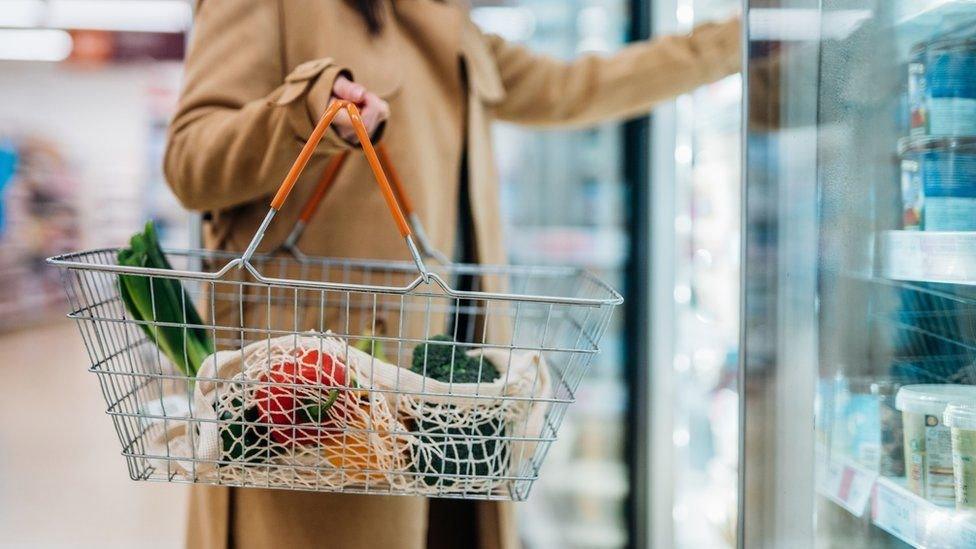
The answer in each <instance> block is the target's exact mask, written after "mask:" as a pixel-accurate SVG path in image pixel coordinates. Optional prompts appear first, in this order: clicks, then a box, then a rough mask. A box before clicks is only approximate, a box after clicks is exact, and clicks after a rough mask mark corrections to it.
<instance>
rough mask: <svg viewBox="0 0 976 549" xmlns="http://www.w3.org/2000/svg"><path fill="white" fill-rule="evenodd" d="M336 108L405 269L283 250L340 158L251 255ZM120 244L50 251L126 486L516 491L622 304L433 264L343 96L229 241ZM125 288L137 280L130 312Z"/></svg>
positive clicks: (572, 276)
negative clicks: (349, 126) (274, 242)
mask: <svg viewBox="0 0 976 549" xmlns="http://www.w3.org/2000/svg"><path fill="white" fill-rule="evenodd" d="M341 109H345V110H346V111H347V112H348V114H349V116H350V118H351V119H352V120H353V125H354V127H355V129H356V132H357V135H358V137H359V139H360V142H361V143H362V148H363V151H364V153H365V155H366V158H367V160H368V162H369V165H370V168H371V170H372V172H373V174H374V176H375V178H376V180H377V182H378V184H379V187H380V189H381V190H382V192H383V194H384V197H385V199H386V203H387V206H388V207H389V209H390V211H391V212H392V214H393V217H394V219H395V220H396V223H397V227H398V229H399V231H400V233H401V235H402V236H403V239H404V241H405V242H406V245H407V247H408V249H409V250H410V253H411V257H412V258H413V261H412V262H411V261H367V260H351V259H337V258H320V257H312V256H307V255H305V254H303V253H302V252H301V251H300V250H299V249H298V248H297V246H296V243H297V242H298V239H299V236H300V235H301V232H302V230H303V228H304V226H305V223H306V222H307V220H308V219H309V218H310V217H311V214H312V213H313V212H314V211H315V208H316V207H317V205H318V203H319V201H321V199H322V197H323V196H324V195H325V193H326V192H327V191H328V188H329V185H330V183H331V180H332V178H333V177H334V176H335V174H336V172H338V171H339V169H341V166H342V163H343V161H344V160H345V155H340V156H337V157H335V158H333V160H332V161H330V163H329V165H328V166H327V168H326V170H325V173H324V175H323V177H322V179H321V180H320V182H319V186H318V188H317V189H316V191H315V193H313V195H312V198H311V199H310V200H309V202H308V204H307V205H306V206H305V208H304V209H303V210H302V213H301V216H300V219H299V221H298V223H297V224H296V226H295V228H294V230H293V231H292V232H291V234H290V236H289V237H288V239H287V240H286V241H285V242H284V244H283V245H282V246H281V247H280V248H279V249H278V250H275V251H273V252H267V253H258V252H257V251H256V250H257V247H258V244H259V243H260V242H261V240H262V238H263V235H264V232H265V230H266V229H267V228H268V226H269V224H270V223H271V221H272V219H273V218H274V216H275V214H276V212H277V211H278V210H279V209H280V208H281V206H282V204H283V203H284V201H285V199H286V198H287V196H288V194H289V192H290V191H291V189H292V187H293V186H294V184H295V182H296V181H297V180H298V177H299V175H300V174H301V172H302V170H303V169H304V168H305V165H306V164H307V163H308V161H309V159H310V157H311V155H312V152H313V150H314V148H315V146H316V145H317V144H318V142H319V141H320V140H321V138H322V136H323V134H324V132H325V131H326V129H327V128H328V126H329V125H330V124H331V121H332V119H333V118H334V117H335V116H336V114H337V113H338V112H340V110H341ZM387 174H389V175H390V178H389V179H387ZM391 181H392V185H391ZM119 254H120V249H98V250H91V251H84V252H78V253H71V254H66V255H61V256H57V257H54V258H51V259H49V260H48V261H49V262H50V263H52V264H53V265H56V266H58V267H59V268H61V270H62V274H63V279H64V284H65V288H66V291H67V294H68V301H69V306H70V312H69V314H68V316H69V317H70V318H73V319H75V321H76V323H77V325H78V327H79V329H80V331H81V334H82V337H83V339H84V342H85V345H86V348H87V352H88V354H89V359H90V362H91V368H90V369H91V371H92V372H94V373H95V374H96V376H97V378H98V380H99V384H100V386H101V390H102V394H103V395H104V397H105V403H106V406H107V412H108V414H109V416H111V418H112V421H113V424H114V426H115V431H116V434H117V435H118V439H119V442H120V443H121V447H122V455H123V456H124V457H125V461H126V464H127V466H128V469H129V475H130V477H131V478H132V479H134V480H155V481H168V482H190V483H202V484H215V485H225V486H239V487H262V488H283V489H293V490H313V491H327V492H350V493H366V494H386V495H389V494H396V495H426V496H434V497H457V498H468V499H500V500H523V499H525V498H526V497H527V496H528V494H529V490H530V489H531V486H532V483H533V481H534V480H535V479H536V478H537V477H538V474H539V468H540V466H541V464H542V462H543V460H544V458H545V455H546V453H547V451H548V449H549V446H550V444H551V443H552V442H553V441H554V440H556V435H557V432H558V430H559V425H560V423H561V422H562V420H563V417H564V415H565V414H566V411H567V408H568V407H569V405H570V404H571V403H573V402H574V400H575V394H576V390H577V388H578V387H579V385H580V381H581V379H582V377H583V376H584V374H585V373H586V371H587V370H588V368H589V365H590V363H591V361H592V360H593V357H594V356H595V355H596V354H597V353H598V352H599V341H600V339H601V337H602V335H603V333H604V332H605V330H606V328H607V325H608V323H609V321H610V316H611V313H612V311H613V309H614V308H615V307H616V306H617V305H619V304H620V303H622V301H623V300H622V298H621V296H620V294H618V293H617V292H616V291H615V290H614V289H613V288H611V287H610V286H609V285H607V284H606V283H604V282H603V281H601V280H600V279H598V278H597V277H595V276H593V275H592V274H590V273H588V272H586V271H583V270H580V269H575V268H562V267H525V266H502V265H499V266H486V265H467V264H454V263H450V262H448V261H446V260H445V259H444V258H443V256H441V255H440V254H438V253H437V252H436V251H435V250H434V249H433V247H432V246H430V243H429V242H428V240H427V238H426V236H425V235H424V234H423V228H422V224H421V223H420V222H419V219H418V218H417V216H416V215H415V214H414V213H413V210H412V206H411V205H410V202H409V199H408V197H407V196H406V194H405V193H404V192H403V187H402V184H401V183H400V181H399V178H398V177H397V175H396V172H395V171H393V169H392V166H391V165H390V163H389V159H388V158H387V156H386V154H385V151H384V150H383V148H382V147H378V148H377V149H374V148H373V146H372V144H371V143H370V141H369V136H368V134H367V132H366V129H365V127H364V126H363V125H362V121H361V119H360V117H359V113H358V110H357V109H356V107H355V106H354V105H352V104H348V103H344V102H336V103H334V104H333V105H332V106H331V107H330V108H329V109H328V110H327V112H326V113H325V115H323V117H322V119H321V120H320V121H319V123H318V124H317V126H316V128H315V130H314V131H313V133H312V136H311V137H310V138H309V141H308V142H307V143H306V145H305V147H304V148H303V150H302V152H301V154H300V155H299V157H298V159H297V160H296V161H295V164H294V165H293V166H292V168H291V170H290V171H289V173H288V175H287V177H286V178H285V181H284V182H283V184H282V186H281V188H280V189H279V191H278V193H277V194H276V196H275V197H274V199H273V201H272V203H271V209H270V210H269V212H268V215H267V216H266V217H265V219H264V221H263V223H262V224H261V226H260V228H259V229H258V231H257V232H256V234H255V235H254V238H253V239H252V241H251V243H250V245H249V246H248V247H247V249H246V250H245V252H244V253H243V254H241V255H239V256H238V255H236V254H232V253H227V252H218V251H210V250H167V251H166V252H165V259H164V260H163V261H164V262H166V263H167V267H170V268H157V267H130V266H128V265H127V264H120V262H119ZM425 259H428V260H430V259H433V260H434V261H431V262H430V263H431V266H430V267H429V266H428V265H427V264H426V263H425V261H424V260H425ZM461 280H465V281H466V282H465V283H464V284H461V283H459V281H461ZM133 284H141V287H142V288H144V289H145V290H146V293H145V295H144V296H143V297H144V299H143V301H142V307H143V308H142V314H135V313H134V312H133V311H137V310H139V308H138V307H139V305H138V304H136V303H134V299H133V297H132V294H131V293H128V292H129V291H130V290H131V288H133ZM461 286H464V288H463V289H459V288H460V287H461ZM200 349H205V351H203V352H201V350H200ZM211 351H212V354H211Z"/></svg>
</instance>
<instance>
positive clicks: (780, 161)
mask: <svg viewBox="0 0 976 549" xmlns="http://www.w3.org/2000/svg"><path fill="white" fill-rule="evenodd" d="M759 4H761V7H760V6H758V5H759ZM743 13H744V14H746V16H745V17H744V26H745V32H744V36H743V40H744V42H743V51H745V52H748V54H747V55H746V56H745V57H746V59H745V68H744V75H745V77H744V78H743V117H744V123H743V135H742V139H743V147H742V154H743V160H742V169H743V174H742V181H743V185H744V187H743V201H742V208H743V210H742V220H743V223H742V229H741V230H742V235H741V237H742V248H741V249H742V258H741V265H742V279H741V290H740V291H741V299H740V304H741V307H742V309H741V316H740V318H741V319H742V328H741V332H740V333H741V340H740V364H739V387H740V395H741V396H740V409H739V420H740V421H739V425H740V432H739V437H740V439H739V452H740V459H739V464H740V465H739V475H740V477H739V521H738V532H737V535H738V545H739V547H794V548H803V547H813V546H814V544H815V538H814V531H815V530H814V509H815V497H816V496H815V490H814V480H815V479H814V477H815V469H816V465H815V448H814V430H813V427H814V395H815V392H816V379H817V371H818V367H817V354H818V342H817V337H818V336H817V258H818V250H819V247H818V220H819V216H818V211H817V169H818V168H817V132H818V127H817V112H818V100H817V96H818V93H817V89H816V88H817V86H816V82H817V77H818V75H819V47H818V45H819V41H820V28H821V27H820V23H821V17H820V5H819V2H818V1H817V0H773V1H772V2H770V1H769V0H766V1H764V2H757V1H755V0H746V3H745V5H744V10H743ZM811 19H814V20H811ZM811 88H812V89H811Z"/></svg>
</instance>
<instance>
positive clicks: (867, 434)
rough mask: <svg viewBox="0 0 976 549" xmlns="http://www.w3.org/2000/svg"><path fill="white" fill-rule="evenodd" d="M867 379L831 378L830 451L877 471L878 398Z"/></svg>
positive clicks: (879, 451)
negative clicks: (831, 423) (833, 389)
mask: <svg viewBox="0 0 976 549" xmlns="http://www.w3.org/2000/svg"><path fill="white" fill-rule="evenodd" d="M873 383H874V382H873V380H871V379H867V378H856V377H855V378H847V377H843V376H837V378H836V379H835V387H836V389H835V395H836V396H835V398H836V400H835V402H834V406H835V408H834V410H835V414H836V416H835V420H834V422H833V423H834V425H833V432H832V436H831V447H832V451H834V452H838V453H842V454H844V455H846V456H847V457H849V458H850V459H852V460H854V461H856V462H858V463H859V464H861V465H862V466H864V467H866V468H868V469H870V470H872V471H877V470H878V463H879V460H880V454H881V416H880V406H879V399H878V395H877V394H875V393H874V392H873V391H872V385H873Z"/></svg>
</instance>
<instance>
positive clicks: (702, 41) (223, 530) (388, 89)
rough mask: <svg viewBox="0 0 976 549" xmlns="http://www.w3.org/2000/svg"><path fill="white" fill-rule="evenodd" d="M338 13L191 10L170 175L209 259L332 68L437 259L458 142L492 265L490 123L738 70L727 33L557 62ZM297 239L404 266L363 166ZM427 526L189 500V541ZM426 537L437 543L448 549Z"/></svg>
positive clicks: (607, 108)
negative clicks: (367, 106) (352, 91)
mask: <svg viewBox="0 0 976 549" xmlns="http://www.w3.org/2000/svg"><path fill="white" fill-rule="evenodd" d="M351 4H352V2H346V1H343V0H206V1H203V2H201V4H200V7H199V9H198V13H197V17H196V25H195V28H194V32H193V40H192V44H191V47H190V53H189V58H188V60H187V66H186V85H185V89H184V90H183V94H182V97H181V99H180V104H179V109H178V112H177V114H176V117H175V118H174V120H173V123H172V127H171V130H170V136H169V143H168V147H167V151H166V159H165V170H166V175H167V179H168V181H169V183H170V185H171V186H172V188H173V191H174V192H175V193H176V195H177V196H178V197H179V199H180V200H181V201H182V202H183V204H184V205H185V206H186V207H187V208H190V209H193V210H199V211H204V212H207V213H208V216H207V218H208V219H210V221H209V222H208V223H206V245H207V246H208V247H212V248H217V249H224V250H236V251H239V250H241V249H243V248H244V247H245V246H246V244H247V242H248V241H249V239H250V237H251V235H252V234H253V232H254V230H255V228H256V227H257V225H258V224H259V222H260V220H261V218H262V217H263V216H264V214H265V212H266V211H267V206H268V202H269V201H270V195H271V194H272V193H273V192H274V191H275V190H276V188H277V187H278V185H279V184H280V183H281V180H282V178H283V177H284V174H285V173H286V172H287V171H288V168H289V166H290V165H291V163H292V161H293V160H294V159H295V157H296V156H297V155H298V152H299V150H300V148H301V146H302V143H303V141H304V139H305V138H306V137H307V136H308V135H309V133H310V132H311V129H312V127H313V125H314V122H315V118H316V116H315V115H316V114H317V113H312V112H310V108H309V104H308V102H307V101H306V99H307V98H308V97H309V96H310V95H313V94H314V95H315V96H317V97H324V96H327V95H328V94H329V93H330V90H331V87H332V82H333V81H334V79H335V78H336V76H337V74H339V73H340V72H341V71H348V72H349V73H351V74H352V76H353V79H354V80H356V81H358V82H360V83H362V84H364V85H365V86H366V87H367V88H368V89H369V90H371V91H374V92H376V93H377V94H378V95H380V96H381V97H383V98H384V99H386V100H387V101H388V102H389V103H390V107H391V117H390V119H389V121H388V123H387V125H386V128H385V130H384V132H383V135H382V141H383V142H384V143H385V145H386V147H387V149H388V150H389V153H390V157H391V159H392V161H393V163H394V164H395V165H396V166H397V168H398V170H399V172H400V175H401V177H402V179H403V181H404V183H405V185H406V189H407V192H408V193H409V194H410V195H411V198H412V199H413V202H414V206H415V208H416V210H417V212H418V214H419V215H420V217H421V219H422V220H423V222H424V224H425V225H426V228H427V232H428V233H429V234H430V236H431V238H432V240H433V241H434V243H435V245H436V246H437V247H438V248H439V249H441V250H444V251H448V252H449V251H450V250H452V249H453V248H454V240H455V236H456V235H455V232H456V228H457V216H458V207H457V206H458V187H459V174H460V173H461V166H460V162H461V158H462V150H461V148H462V147H464V146H466V147H467V159H468V166H467V169H468V174H469V178H468V180H469V185H470V196H471V200H472V214H473V222H474V228H475V242H476V248H477V257H478V260H479V261H481V262H486V263H500V262H504V260H505V250H504V246H503V242H502V240H501V238H500V235H501V234H502V227H501V221H500V215H499V214H500V203H499V192H498V184H497V176H496V172H495V168H494V165H493V159H492V148H491V134H490V126H491V123H492V121H493V120H496V119H497V120H505V121H511V122H517V123H523V124H530V125H533V126H549V127H557V126H560V127H566V126H575V127H579V126H585V125H588V124H593V123H596V122H599V121H605V120H609V119H623V118H626V117H629V116H634V115H639V114H643V113H646V112H648V111H649V110H650V108H651V107H652V106H653V105H654V104H655V103H658V102H660V101H662V100H665V99H668V98H670V97H673V96H675V95H677V94H680V93H682V92H685V91H688V90H691V89H693V88H695V87H696V86H699V85H701V84H704V83H707V82H710V81H713V80H716V79H718V78H721V77H723V76H725V75H728V74H731V73H733V72H735V71H737V70H738V69H739V66H740V45H739V25H738V23H737V22H730V23H726V24H720V25H703V26H700V27H698V28H697V29H696V30H695V31H694V32H693V33H692V34H690V35H687V36H680V37H667V38H662V39H659V40H655V41H652V42H645V43H638V44H634V45H632V46H629V47H627V48H624V49H623V50H621V51H620V52H618V53H616V54H614V55H612V56H597V55H587V56H583V57H581V58H579V59H577V60H576V61H574V62H570V63H567V62H562V61H557V60H554V59H551V58H549V57H545V56H541V55H536V54H533V53H532V52H530V51H529V50H527V49H526V48H524V47H522V46H519V45H515V44H510V43H508V42H506V41H505V40H503V39H501V38H499V37H497V36H493V35H486V34H483V33H482V32H480V31H479V30H478V28H477V27H475V26H474V25H473V24H472V23H471V21H470V20H469V18H468V15H467V13H466V10H465V9H464V8H463V7H461V6H459V5H457V4H455V3H454V2H453V1H446V2H439V1H436V0H394V1H392V2H389V3H387V4H386V5H385V6H384V10H385V14H384V18H383V20H384V22H385V25H384V27H383V30H382V32H381V33H380V34H378V35H375V36H374V35H370V34H369V33H368V32H367V30H366V27H365V24H364V23H363V21H362V19H361V17H360V16H359V15H358V14H357V13H356V12H355V11H354V10H353V9H352V7H351ZM348 148H350V146H349V144H347V143H346V142H345V141H343V140H342V139H341V138H340V137H338V135H337V134H335V133H334V132H332V131H330V132H329V133H328V134H327V135H326V138H325V139H324V140H323V142H322V144H321V145H319V147H318V150H317V154H316V155H315V156H314V157H313V159H312V161H311V163H310V164H309V167H308V169H307V170H306V173H305V175H303V177H302V179H301V180H300V181H299V183H298V185H297V186H296V188H295V191H294V192H293V193H292V196H291V198H290V201H289V202H288V203H286V205H285V206H284V208H283V209H282V211H281V213H280V214H279V215H278V218H277V219H276V222H275V223H274V224H273V225H272V227H271V229H270V230H269V232H268V233H267V236H266V238H265V240H264V244H263V246H262V247H263V248H271V247H274V246H276V245H278V244H280V243H281V242H282V241H283V240H284V238H285V236H286V234H287V232H288V231H289V230H290V228H291V227H292V226H293V224H294V222H295V220H296V218H297V216H298V211H299V209H300V207H301V205H302V204H303V203H304V201H305V200H306V198H307V197H308V196H309V194H310V193H311V190H312V187H313V186H314V180H315V179H316V178H317V177H318V174H320V173H321V171H322V169H323V167H324V165H325V163H326V162H327V161H328V159H329V157H330V156H331V155H334V154H336V153H337V152H339V151H341V150H344V149H348ZM300 245H301V248H302V250H303V251H304V252H305V253H307V254H310V255H319V256H329V257H355V258H380V259H391V258H396V259H407V258H408V257H409V256H408V254H407V251H406V249H405V247H404V244H403V240H402V239H401V238H400V237H399V235H398V233H397V231H396V226H395V225H394V222H393V220H392V218H391V217H390V215H389V213H388V212H387V210H386V207H385V204H384V202H383V199H382V197H381V195H380V193H379V192H377V190H376V188H375V186H374V184H373V183H372V182H371V180H370V176H369V172H368V168H367V164H366V162H365V160H364V159H363V158H362V156H361V155H358V154H357V155H354V156H353V157H351V158H350V160H349V161H348V162H347V163H346V165H345V167H344V169H343V171H342V172H341V174H340V176H339V178H338V179H337V181H336V183H335V185H334V186H333V188H332V190H331V192H330V194H329V195H328V196H327V197H326V199H325V201H324V202H323V204H322V207H321V208H320V209H319V210H318V212H317V214H316V216H315V217H314V218H313V219H312V220H311V223H310V226H309V229H308V230H307V231H306V233H305V236H304V237H303V239H302V241H301V243H300ZM488 289H490V288H488ZM218 314H219V312H218ZM452 509H456V508H452ZM511 511H512V510H511V506H510V505H500V504H494V503H479V504H476V505H475V507H474V508H473V509H472V515H473V516H475V517H477V518H476V521H475V522H476V525H472V524H470V521H463V520H460V519H456V518H450V519H449V520H438V521H436V522H438V523H443V522H450V524H449V525H448V528H447V529H448V530H450V529H452V528H453V529H455V530H459V531H461V530H468V531H470V530H471V529H472V528H477V530H476V531H477V538H478V539H479V540H480V545H481V546H482V547H516V546H517V537H516V533H515V527H514V523H513V520H512V513H511ZM438 512H440V511H438ZM427 516H428V502H427V500H425V499H421V498H402V497H379V496H353V495H329V494H317V493H292V492H284V491H264V490H257V489H243V490H240V489H226V488H209V487H205V488H195V489H194V491H193V496H192V505H191V521H190V531H189V535H188V542H189V545H190V546H191V547H225V546H230V545H233V546H239V547H271V546H281V547H310V546H327V547H343V548H346V547H404V548H418V547H423V546H424V545H425V537H426V536H427V531H428V521H427ZM465 522H467V523H465ZM438 538H439V539H441V540H442V541H441V545H445V546H447V545H450V544H451V543H452V542H450V541H444V540H447V539H448V538H444V537H442V534H438ZM432 545H433V543H432Z"/></svg>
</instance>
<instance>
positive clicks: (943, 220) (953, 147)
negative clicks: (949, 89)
mask: <svg viewBox="0 0 976 549" xmlns="http://www.w3.org/2000/svg"><path fill="white" fill-rule="evenodd" d="M898 152H899V153H900V154H901V158H902V183H901V186H902V197H903V210H904V213H905V218H906V220H907V219H908V218H910V217H912V215H914V216H917V215H918V214H917V212H916V210H917V209H918V208H921V210H922V213H921V228H922V229H923V230H926V231H976V137H913V138H907V139H902V140H901V141H899V143H898ZM919 190H920V191H921V192H920V195H919ZM906 226H907V228H913V227H911V225H910V224H908V223H906Z"/></svg>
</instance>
